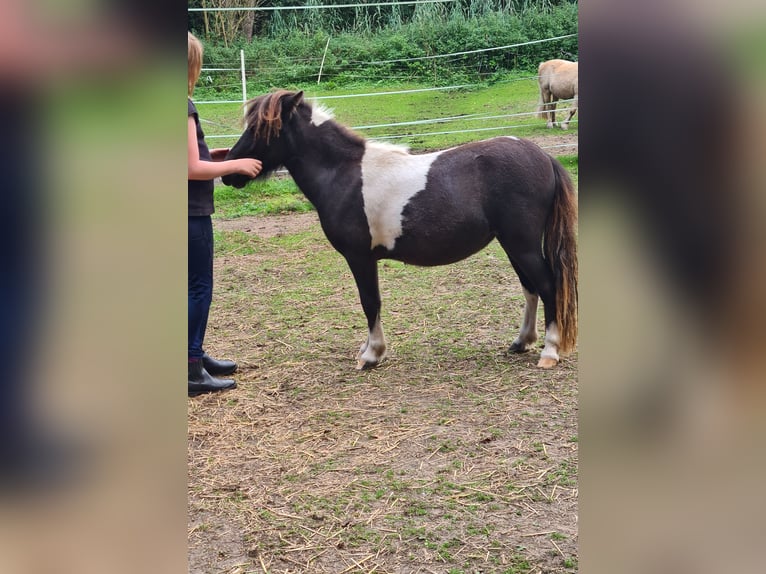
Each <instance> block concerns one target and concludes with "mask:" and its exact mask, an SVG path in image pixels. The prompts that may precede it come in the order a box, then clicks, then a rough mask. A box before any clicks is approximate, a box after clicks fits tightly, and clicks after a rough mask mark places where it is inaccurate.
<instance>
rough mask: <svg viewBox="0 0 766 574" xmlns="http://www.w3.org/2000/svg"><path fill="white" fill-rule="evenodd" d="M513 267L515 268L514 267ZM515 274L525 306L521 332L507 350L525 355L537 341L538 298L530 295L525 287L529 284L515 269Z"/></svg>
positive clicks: (534, 294)
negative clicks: (519, 283)
mask: <svg viewBox="0 0 766 574" xmlns="http://www.w3.org/2000/svg"><path fill="white" fill-rule="evenodd" d="M514 267H515V266H514ZM516 274H517V275H518V276H519V280H520V281H521V288H522V290H523V291H524V299H525V300H526V304H525V305H524V320H523V321H522V323H521V330H520V331H519V336H518V337H516V339H515V340H514V341H513V343H511V346H510V348H509V349H508V350H509V351H510V352H512V353H525V352H527V351H529V350H530V349H531V348H532V347H533V346H534V344H535V342H536V341H537V303H538V300H539V297H538V295H537V294H536V293H532V292H531V291H529V290H528V289H527V287H526V285H529V283H526V285H525V280H523V279H521V274H520V273H519V271H518V269H516Z"/></svg>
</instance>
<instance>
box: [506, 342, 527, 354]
mask: <svg viewBox="0 0 766 574" xmlns="http://www.w3.org/2000/svg"><path fill="white" fill-rule="evenodd" d="M527 351H529V346H528V345H527V344H526V343H522V342H521V341H514V342H513V343H511V346H510V347H508V352H509V353H526V352H527Z"/></svg>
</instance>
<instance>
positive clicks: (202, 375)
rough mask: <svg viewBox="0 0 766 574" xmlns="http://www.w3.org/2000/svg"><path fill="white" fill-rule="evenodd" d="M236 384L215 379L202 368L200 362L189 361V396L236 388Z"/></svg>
mask: <svg viewBox="0 0 766 574" xmlns="http://www.w3.org/2000/svg"><path fill="white" fill-rule="evenodd" d="M236 386H237V383H235V382H234V381H233V380H231V379H216V378H215V377H212V376H211V375H210V373H208V372H207V370H205V367H203V366H202V360H199V361H189V396H190V397H193V396H196V395H201V394H202V393H214V392H216V391H224V390H226V389H234V388H236Z"/></svg>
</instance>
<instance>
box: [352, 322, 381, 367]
mask: <svg viewBox="0 0 766 574" xmlns="http://www.w3.org/2000/svg"><path fill="white" fill-rule="evenodd" d="M385 358H386V337H385V335H384V334H383V326H382V325H381V324H380V315H378V317H377V318H376V319H375V325H374V326H373V327H372V330H371V331H370V334H369V336H368V337H367V341H366V342H365V343H364V344H363V345H362V347H361V348H360V349H359V354H358V355H357V357H356V359H357V368H358V369H364V368H366V367H369V366H374V365H377V364H378V363H380V362H381V361H382V360H383V359H385Z"/></svg>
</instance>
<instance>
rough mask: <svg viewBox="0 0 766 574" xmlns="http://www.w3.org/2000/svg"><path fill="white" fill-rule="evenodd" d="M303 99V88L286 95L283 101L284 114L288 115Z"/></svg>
mask: <svg viewBox="0 0 766 574" xmlns="http://www.w3.org/2000/svg"><path fill="white" fill-rule="evenodd" d="M302 101H303V90H301V91H300V92H295V93H294V94H289V95H287V96H285V99H284V100H283V103H282V114H283V115H285V116H287V115H289V114H291V113H292V111H293V110H294V109H295V108H297V107H298V106H299V105H300V103H301V102H302Z"/></svg>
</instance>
